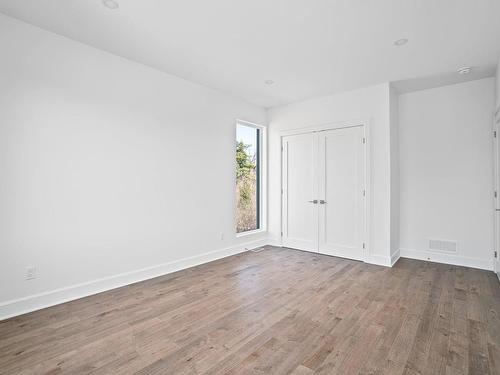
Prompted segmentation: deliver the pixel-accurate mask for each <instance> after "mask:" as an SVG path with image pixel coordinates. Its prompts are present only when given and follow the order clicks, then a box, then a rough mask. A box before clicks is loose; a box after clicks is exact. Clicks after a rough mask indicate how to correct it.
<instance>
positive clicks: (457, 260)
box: [400, 249, 493, 271]
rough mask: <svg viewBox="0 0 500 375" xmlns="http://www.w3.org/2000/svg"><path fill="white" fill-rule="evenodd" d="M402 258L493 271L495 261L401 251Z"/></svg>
mask: <svg viewBox="0 0 500 375" xmlns="http://www.w3.org/2000/svg"><path fill="white" fill-rule="evenodd" d="M400 255H401V258H410V259H419V260H427V261H431V262H436V263H445V264H452V265H454V266H464V267H471V268H479V269H482V270H488V271H493V261H492V260H487V259H480V258H469V257H464V256H460V255H457V254H444V253H436V252H432V251H428V250H414V249H400Z"/></svg>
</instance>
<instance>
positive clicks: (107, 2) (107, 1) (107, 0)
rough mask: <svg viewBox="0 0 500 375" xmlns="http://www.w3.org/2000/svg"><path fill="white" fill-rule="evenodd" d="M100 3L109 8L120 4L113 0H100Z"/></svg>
mask: <svg viewBox="0 0 500 375" xmlns="http://www.w3.org/2000/svg"><path fill="white" fill-rule="evenodd" d="M102 4H103V5H104V6H105V7H106V8H109V9H118V8H119V7H120V4H118V2H117V1H115V0H102Z"/></svg>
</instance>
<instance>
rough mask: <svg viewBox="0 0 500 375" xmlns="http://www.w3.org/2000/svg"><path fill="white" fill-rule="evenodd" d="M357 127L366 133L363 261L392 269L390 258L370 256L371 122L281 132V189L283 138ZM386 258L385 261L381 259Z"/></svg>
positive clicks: (363, 120) (336, 123)
mask: <svg viewBox="0 0 500 375" xmlns="http://www.w3.org/2000/svg"><path fill="white" fill-rule="evenodd" d="M356 126H362V127H363V131H364V138H365V191H366V196H365V200H364V216H365V220H364V224H365V228H364V243H365V249H364V250H363V261H364V262H367V263H372V264H378V265H383V266H389V267H391V260H390V258H386V257H380V256H377V255H375V256H372V255H370V232H371V231H370V228H371V222H370V219H371V196H372V192H373V188H372V184H371V146H370V145H371V134H370V133H371V132H370V120H369V119H368V118H366V119H354V120H346V121H340V122H328V123H322V124H317V125H310V126H306V127H301V128H297V129H289V130H280V147H281V151H282V152H281V155H280V166H281V167H280V169H281V170H280V172H281V173H280V188H281V191H283V169H284V166H283V163H284V159H283V138H284V137H287V136H291V135H298V134H307V133H314V132H320V131H325V130H334V129H342V128H352V127H356ZM280 197H281V198H280V230H281V232H282V233H283V232H284V224H283V194H281V195H280ZM282 242H283V237H281V243H282ZM380 258H384V259H380Z"/></svg>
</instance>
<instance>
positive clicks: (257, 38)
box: [0, 0, 500, 107]
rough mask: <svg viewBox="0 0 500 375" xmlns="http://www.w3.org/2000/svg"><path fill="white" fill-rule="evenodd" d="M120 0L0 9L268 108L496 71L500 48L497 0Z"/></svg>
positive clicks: (21, 0)
mask: <svg viewBox="0 0 500 375" xmlns="http://www.w3.org/2000/svg"><path fill="white" fill-rule="evenodd" d="M118 2H119V4H120V8H119V9H118V10H109V9H107V8H105V7H104V6H103V5H102V1H101V0H0V12H3V13H5V14H7V15H10V16H13V17H16V18H19V19H21V20H24V21H27V22H29V23H32V24H35V25H37V26H40V27H42V28H45V29H48V30H51V31H53V32H56V33H58V34H61V35H65V36H67V37H70V38H72V39H75V40H78V41H81V42H84V43H87V44H90V45H92V46H95V47H97V48H100V49H103V50H106V51H109V52H112V53H115V54H117V55H120V56H123V57H127V58H129V59H131V60H135V61H138V62H141V63H144V64H147V65H150V66H152V67H155V68H158V69H160V70H163V71H165V72H167V73H170V74H174V75H177V76H179V77H183V78H185V79H188V80H191V81H194V82H198V83H201V84H203V85H205V86H209V87H212V88H215V89H219V90H221V91H224V92H227V93H230V94H233V95H236V96H239V97H242V98H244V99H246V100H247V101H249V102H252V103H255V104H258V105H261V106H264V107H272V106H276V105H281V104H285V103H289V102H293V101H298V100H303V99H307V98H311V97H315V96H321V95H326V94H331V93H335V92H339V91H344V90H348V89H353V88H359V87H363V86H368V85H372V84H377V83H382V82H387V81H401V80H406V79H415V78H418V77H427V76H439V75H449V74H450V73H452V72H454V71H455V70H456V69H457V68H459V67H461V66H464V65H469V66H474V67H477V69H479V70H481V71H489V72H492V71H493V70H492V69H493V66H494V65H495V63H496V61H498V57H499V56H500V0H118ZM400 38H408V39H409V43H408V44H407V45H405V46H402V47H396V46H394V45H393V42H394V41H395V40H396V39H400ZM269 79H271V80H273V81H275V84H274V85H271V86H268V85H266V84H264V81H266V80H269Z"/></svg>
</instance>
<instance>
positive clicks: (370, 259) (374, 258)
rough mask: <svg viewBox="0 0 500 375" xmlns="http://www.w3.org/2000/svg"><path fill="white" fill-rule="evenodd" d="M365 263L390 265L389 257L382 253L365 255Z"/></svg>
mask: <svg viewBox="0 0 500 375" xmlns="http://www.w3.org/2000/svg"><path fill="white" fill-rule="evenodd" d="M365 263H370V264H376V265H377V266H384V267H392V262H391V258H390V257H386V256H383V255H373V254H370V255H367V256H366V259H365Z"/></svg>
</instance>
